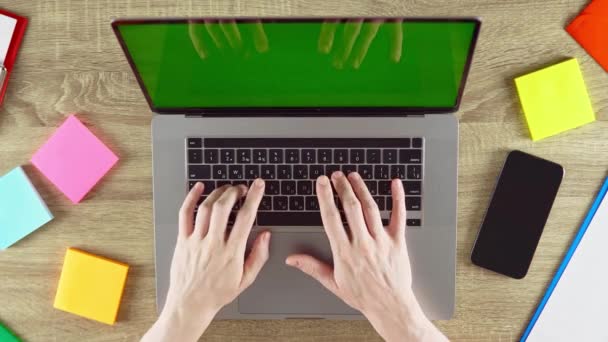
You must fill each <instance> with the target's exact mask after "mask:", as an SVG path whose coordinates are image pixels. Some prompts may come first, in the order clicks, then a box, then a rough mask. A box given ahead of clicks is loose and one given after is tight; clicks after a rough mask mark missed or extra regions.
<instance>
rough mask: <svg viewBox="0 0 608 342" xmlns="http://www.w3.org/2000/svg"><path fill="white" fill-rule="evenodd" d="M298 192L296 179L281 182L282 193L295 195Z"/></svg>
mask: <svg viewBox="0 0 608 342" xmlns="http://www.w3.org/2000/svg"><path fill="white" fill-rule="evenodd" d="M295 194H296V182H295V181H282V182H281V195H295Z"/></svg>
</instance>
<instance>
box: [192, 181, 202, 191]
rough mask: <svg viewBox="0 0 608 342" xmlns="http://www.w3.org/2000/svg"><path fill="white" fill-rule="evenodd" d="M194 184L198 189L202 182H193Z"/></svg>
mask: <svg viewBox="0 0 608 342" xmlns="http://www.w3.org/2000/svg"><path fill="white" fill-rule="evenodd" d="M194 186H195V187H196V188H197V189H198V188H200V187H201V186H203V183H202V182H196V184H194Z"/></svg>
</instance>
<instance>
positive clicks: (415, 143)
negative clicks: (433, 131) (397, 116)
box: [412, 138, 422, 148]
mask: <svg viewBox="0 0 608 342" xmlns="http://www.w3.org/2000/svg"><path fill="white" fill-rule="evenodd" d="M412 147H413V148H422V138H413V139H412Z"/></svg>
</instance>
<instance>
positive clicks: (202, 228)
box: [194, 184, 230, 239]
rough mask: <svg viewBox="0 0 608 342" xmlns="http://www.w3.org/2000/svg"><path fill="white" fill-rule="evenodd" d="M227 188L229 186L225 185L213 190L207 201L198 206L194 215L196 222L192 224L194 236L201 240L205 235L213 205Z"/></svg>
mask: <svg viewBox="0 0 608 342" xmlns="http://www.w3.org/2000/svg"><path fill="white" fill-rule="evenodd" d="M229 187H230V185H228V184H226V185H224V186H221V187H219V188H217V189H215V190H213V192H211V194H209V196H208V197H207V199H205V200H204V201H203V203H201V205H199V206H198V213H197V214H196V221H195V222H194V234H196V236H198V237H199V238H201V239H202V238H204V237H205V236H206V235H207V231H208V230H209V222H210V220H211V210H212V208H213V203H215V201H217V199H218V198H220V196H221V195H222V194H223V193H224V191H226V189H228V188H229Z"/></svg>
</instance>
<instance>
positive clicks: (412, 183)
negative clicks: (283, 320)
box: [186, 137, 424, 227]
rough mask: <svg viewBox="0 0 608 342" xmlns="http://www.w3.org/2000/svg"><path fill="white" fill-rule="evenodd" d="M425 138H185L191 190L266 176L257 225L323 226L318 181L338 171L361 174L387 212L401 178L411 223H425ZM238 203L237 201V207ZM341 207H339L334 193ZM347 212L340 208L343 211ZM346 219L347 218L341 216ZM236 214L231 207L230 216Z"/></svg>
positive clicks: (250, 180) (387, 214)
mask: <svg viewBox="0 0 608 342" xmlns="http://www.w3.org/2000/svg"><path fill="white" fill-rule="evenodd" d="M423 156H424V139H423V138H388V139H374V138H371V139H367V138H363V139H343V138H327V139H326V138H323V139H303V138H254V139H246V138H225V139H224V138H194V137H191V138H187V139H186V157H187V179H188V190H189V189H190V188H192V187H193V186H194V184H196V182H203V183H204V184H205V190H204V193H203V196H202V197H201V199H200V202H202V201H203V200H204V199H205V198H206V196H208V195H209V194H210V193H211V191H213V190H214V189H215V188H218V187H220V186H222V185H224V184H245V185H247V186H249V185H250V184H251V182H252V181H253V180H254V179H256V178H259V177H261V178H262V179H264V180H265V181H266V191H265V196H264V197H263V199H262V202H261V204H260V207H259V211H258V216H257V224H258V225H264V226H277V225H279V226H311V225H313V226H316V225H319V226H320V225H322V222H321V216H320V214H319V203H318V201H317V197H316V191H315V181H316V179H317V177H319V176H321V175H327V176H330V175H331V174H332V173H333V172H334V171H339V170H341V171H342V172H344V173H345V174H348V173H350V172H353V171H357V172H359V174H360V175H361V177H362V178H363V179H364V181H365V184H367V187H368V189H369V191H370V193H371V194H372V196H373V198H374V200H375V201H376V203H377V204H378V207H379V209H380V211H381V212H383V215H382V216H383V218H384V219H383V221H384V224H387V223H388V219H387V217H388V216H389V214H390V211H391V210H392V199H391V186H390V182H391V179H393V178H399V179H401V180H402V182H403V185H404V188H405V203H406V208H407V211H408V219H407V221H406V222H407V225H408V226H411V227H416V226H418V227H419V226H421V225H422V222H421V217H422V215H421V211H422V190H423V189H422V184H423V175H424V172H423ZM240 204H241V203H238V204H237V205H236V206H235V208H234V209H235V210H238V209H239V206H240ZM336 204H337V206H338V209H339V210H340V211H341V212H342V207H341V205H340V201H339V200H338V198H337V197H336ZM342 214H343V213H342ZM342 217H343V220H344V215H342ZM233 218H234V212H233V215H232V217H231V219H233Z"/></svg>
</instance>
